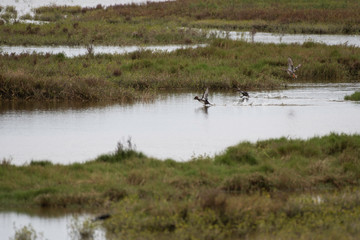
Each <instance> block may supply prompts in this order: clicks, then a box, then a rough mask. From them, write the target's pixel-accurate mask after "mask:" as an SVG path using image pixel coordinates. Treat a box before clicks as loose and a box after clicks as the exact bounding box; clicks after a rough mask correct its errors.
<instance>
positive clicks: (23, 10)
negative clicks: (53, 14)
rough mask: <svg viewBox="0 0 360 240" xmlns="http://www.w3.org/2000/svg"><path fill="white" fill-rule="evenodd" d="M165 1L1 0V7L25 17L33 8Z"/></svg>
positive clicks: (160, 0) (161, 0) (158, 0)
mask: <svg viewBox="0 0 360 240" xmlns="http://www.w3.org/2000/svg"><path fill="white" fill-rule="evenodd" d="M164 1H167V0H155V1H154V0H153V1H152V0H102V1H99V0H56V1H52V0H2V1H1V5H2V6H15V8H16V10H17V11H18V15H25V14H27V13H30V14H31V13H32V11H31V10H32V9H33V8H38V7H42V6H51V5H55V4H56V5H58V6H64V5H66V6H81V7H96V6H97V5H98V4H101V5H102V6H104V7H107V6H110V5H116V4H131V3H136V4H143V3H146V2H164Z"/></svg>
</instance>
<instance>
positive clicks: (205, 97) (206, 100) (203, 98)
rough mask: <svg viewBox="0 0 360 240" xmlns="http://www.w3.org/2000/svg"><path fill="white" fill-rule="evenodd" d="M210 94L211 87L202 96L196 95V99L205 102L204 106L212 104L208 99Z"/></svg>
mask: <svg viewBox="0 0 360 240" xmlns="http://www.w3.org/2000/svg"><path fill="white" fill-rule="evenodd" d="M208 95H209V88H206V90H205V92H204V93H203V95H202V97H201V98H199V97H198V96H195V97H194V100H198V101H199V102H201V103H203V104H204V106H209V105H212V104H211V103H210V102H209V101H208Z"/></svg>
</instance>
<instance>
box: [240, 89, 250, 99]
mask: <svg viewBox="0 0 360 240" xmlns="http://www.w3.org/2000/svg"><path fill="white" fill-rule="evenodd" d="M237 91H238V92H239V94H240V100H242V101H245V100H248V99H249V98H250V95H249V93H248V92H246V91H242V90H241V89H240V88H237Z"/></svg>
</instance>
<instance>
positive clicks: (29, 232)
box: [10, 224, 38, 240]
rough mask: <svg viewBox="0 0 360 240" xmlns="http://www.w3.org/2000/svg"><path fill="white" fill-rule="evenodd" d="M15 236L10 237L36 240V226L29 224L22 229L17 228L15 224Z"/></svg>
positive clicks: (17, 239)
mask: <svg viewBox="0 0 360 240" xmlns="http://www.w3.org/2000/svg"><path fill="white" fill-rule="evenodd" d="M14 229H15V236H14V238H10V240H36V239H38V235H37V234H36V231H35V230H34V228H33V227H32V226H31V224H29V225H28V226H24V227H22V228H20V229H17V228H16V226H15V225H14Z"/></svg>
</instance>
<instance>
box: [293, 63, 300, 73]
mask: <svg viewBox="0 0 360 240" xmlns="http://www.w3.org/2000/svg"><path fill="white" fill-rule="evenodd" d="M299 67H301V64H299V65H297V67H296V68H294V72H295V71H296V70H297V69H298V68H299Z"/></svg>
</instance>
